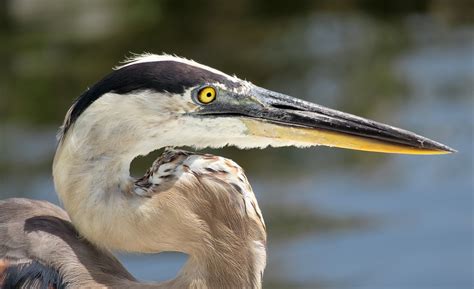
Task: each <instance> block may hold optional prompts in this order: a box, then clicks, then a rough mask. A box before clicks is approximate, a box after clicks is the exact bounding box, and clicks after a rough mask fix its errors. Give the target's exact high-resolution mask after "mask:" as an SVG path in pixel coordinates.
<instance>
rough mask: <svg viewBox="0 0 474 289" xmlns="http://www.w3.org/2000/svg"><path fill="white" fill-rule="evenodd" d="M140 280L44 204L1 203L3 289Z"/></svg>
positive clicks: (0, 275)
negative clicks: (81, 235)
mask: <svg viewBox="0 0 474 289" xmlns="http://www.w3.org/2000/svg"><path fill="white" fill-rule="evenodd" d="M121 280H125V281H131V282H133V281H135V279H134V278H133V277H132V276H131V275H130V273H128V272H127V270H126V269H125V268H124V267H123V266H122V265H121V264H120V262H119V261H118V260H117V259H116V258H115V257H113V256H112V255H111V254H110V253H108V252H106V251H103V250H100V249H98V248H96V247H95V246H93V245H92V244H90V243H89V242H88V241H87V240H85V239H83V238H81V237H80V236H79V234H78V233H77V231H76V230H75V229H74V227H73V226H72V224H71V222H70V220H69V217H68V215H67V213H66V212H65V211H64V210H62V209H61V208H59V207H57V206H55V205H53V204H51V203H48V202H44V201H36V200H29V199H8V200H4V201H0V284H1V286H0V287H1V288H48V289H49V288H66V287H83V286H88V287H89V286H90V287H92V286H102V287H104V286H107V285H109V284H114V283H116V284H119V283H121Z"/></svg>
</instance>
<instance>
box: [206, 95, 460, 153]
mask: <svg viewBox="0 0 474 289" xmlns="http://www.w3.org/2000/svg"><path fill="white" fill-rule="evenodd" d="M249 97H250V98H251V99H252V101H250V102H249V101H247V102H245V103H246V104H243V105H242V104H236V102H234V103H233V104H231V105H225V106H221V107H220V109H219V110H220V111H221V112H223V113H224V114H231V115H240V116H244V118H242V119H243V122H244V123H245V125H246V126H247V128H248V130H249V133H250V134H251V135H254V136H260V137H270V138H273V139H277V140H280V141H282V142H285V141H295V142H298V143H301V144H303V145H308V146H309V145H325V146H331V147H340V148H346V149H354V150H363V151H372V152H383V153H400V154H420V155H421V154H426V155H429V154H446V153H452V152H455V150H453V149H452V148H450V147H448V146H445V145H443V144H441V143H438V142H435V141H433V140H430V139H428V138H425V137H422V136H420V135H417V134H415V133H413V132H410V131H406V130H402V129H399V128H396V127H393V126H390V125H386V124H382V123H379V122H375V121H372V120H369V119H365V118H362V117H358V116H355V115H351V114H348V113H344V112H341V111H337V110H333V109H329V108H326V107H323V106H320V105H317V104H314V103H310V102H307V101H303V100H300V99H297V98H294V97H291V96H287V95H284V94H280V93H276V92H273V91H270V90H267V89H264V88H260V87H256V86H255V87H253V89H252V92H251V94H250V96H249ZM249 103H251V104H249ZM211 110H212V109H211ZM215 113H216V111H215V110H214V113H212V112H211V114H215Z"/></svg>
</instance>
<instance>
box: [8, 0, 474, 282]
mask: <svg viewBox="0 0 474 289" xmlns="http://www.w3.org/2000/svg"><path fill="white" fill-rule="evenodd" d="M473 15H474V5H473V2H472V1H444V0H414V1H377V0H349V1H329V0H327V1H283V0H274V1H263V0H233V1H217V0H211V1H201V0H199V1H188V2H185V3H184V1H171V0H168V1H151V0H149V1H146V0H140V1H132V0H119V1H110V0H97V1H53V0H43V1H33V0H3V1H0V52H1V58H0V61H1V69H0V120H1V122H0V198H2V199H3V198H7V197H14V196H15V197H28V198H34V199H46V200H49V201H51V202H54V203H58V200H57V197H56V194H55V192H54V189H53V183H52V177H51V163H52V157H53V154H54V150H55V133H56V130H57V128H58V126H59V125H60V123H61V122H62V119H63V116H64V114H65V112H66V111H67V109H68V107H69V105H70V104H71V102H72V101H73V99H74V98H75V97H77V96H78V95H79V94H81V92H82V91H83V90H84V89H85V88H86V87H87V86H89V85H91V84H93V83H94V82H95V81H97V80H98V79H99V78H100V77H102V76H103V75H105V74H106V73H108V72H109V71H110V69H111V67H113V66H114V65H116V64H117V63H118V61H120V60H122V59H124V58H125V57H126V56H129V55H130V52H136V53H139V52H144V51H148V52H154V53H161V52H167V53H174V54H178V55H181V56H185V57H187V58H192V59H194V60H196V61H199V62H202V63H205V64H208V65H210V66H213V67H216V68H218V69H220V70H223V71H225V72H227V73H235V74H237V75H238V76H240V77H242V78H246V79H248V80H251V81H252V82H254V83H255V84H257V85H260V86H263V87H267V88H269V89H273V90H276V91H280V92H284V93H287V94H290V95H294V96H298V97H300V98H304V99H307V100H310V101H314V102H317V103H319V104H322V105H326V106H330V107H333V108H336V109H340V110H343V111H347V112H351V113H354V114H359V115H361V116H364V117H369V118H373V119H376V120H380V121H383V122H386V123H389V124H392V125H396V126H400V127H403V128H407V129H409V130H413V131H415V132H419V133H420V134H422V135H425V136H427V137H431V138H434V139H435V140H438V141H440V142H443V143H445V144H447V145H449V146H452V147H454V148H455V149H457V150H459V152H458V153H457V154H454V155H446V156H398V155H382V154H374V153H372V154H371V153H364V152H355V151H345V150H340V149H328V148H311V149H304V150H297V149H292V148H288V149H267V150H263V151H261V150H250V151H238V150H236V149H233V148H227V149H223V150H218V151H210V152H212V153H216V154H220V155H224V156H226V157H230V158H232V159H234V160H235V161H237V162H238V163H239V164H241V165H242V167H244V168H245V169H246V172H247V174H248V176H249V179H250V181H251V183H252V184H253V186H254V190H255V192H256V195H257V198H258V200H259V203H260V206H261V207H262V209H263V213H264V216H265V219H266V222H267V225H268V233H269V242H268V255H269V258H268V266H267V270H266V274H265V278H264V280H265V282H264V288H268V289H269V288H473V286H474V281H473V258H474V251H473V241H474V240H473V227H474V226H473V190H474V188H473V186H474V185H473V183H474V181H473V178H474V173H473V148H474V146H473V132H474V127H473V126H474V98H473V92H474V17H473ZM158 154H159V152H157V153H154V154H152V156H149V157H146V158H143V159H139V160H137V161H136V162H135V163H134V165H133V172H134V174H137V175H138V174H140V173H143V172H144V171H145V169H146V167H147V165H149V164H150V163H151V162H152V160H153V158H156V157H157V155H158ZM120 258H121V259H122V260H123V261H124V263H125V265H126V267H127V268H128V269H129V270H130V271H131V272H132V273H133V274H134V275H136V276H137V277H138V278H139V279H141V280H149V281H159V280H165V279H168V278H172V277H173V276H174V275H175V274H176V273H177V272H178V270H179V268H180V266H181V265H182V264H183V263H184V262H185V260H186V256H184V255H181V254H176V253H164V254H159V255H152V256H140V255H125V254H124V255H120Z"/></svg>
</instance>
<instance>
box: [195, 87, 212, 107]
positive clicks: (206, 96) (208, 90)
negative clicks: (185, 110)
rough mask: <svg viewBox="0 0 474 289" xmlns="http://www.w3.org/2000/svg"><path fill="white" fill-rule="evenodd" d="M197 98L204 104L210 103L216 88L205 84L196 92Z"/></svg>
mask: <svg viewBox="0 0 474 289" xmlns="http://www.w3.org/2000/svg"><path fill="white" fill-rule="evenodd" d="M197 99H198V100H199V102H201V103H204V104H208V103H211V102H213V101H214V99H216V90H215V89H214V87H212V86H206V87H204V88H202V89H201V90H200V91H199V92H198V95H197Z"/></svg>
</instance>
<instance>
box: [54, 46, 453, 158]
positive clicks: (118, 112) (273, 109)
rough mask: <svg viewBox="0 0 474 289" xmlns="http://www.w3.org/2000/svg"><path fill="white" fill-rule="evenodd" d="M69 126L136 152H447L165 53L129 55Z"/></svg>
mask: <svg viewBox="0 0 474 289" xmlns="http://www.w3.org/2000/svg"><path fill="white" fill-rule="evenodd" d="M79 123H82V125H79ZM87 123H89V125H84V124H87ZM74 126H81V127H87V129H86V130H83V132H87V133H90V132H96V135H95V136H94V137H95V138H103V139H109V140H111V141H112V140H118V138H117V136H120V141H116V142H113V143H111V144H110V145H111V146H120V145H123V144H124V143H126V144H133V145H134V146H135V147H136V148H137V153H138V154H146V153H148V152H149V151H151V150H154V149H157V148H159V147H165V146H192V147H196V148H204V147H223V146H226V145H233V146H237V147H240V148H255V147H258V148H263V147H267V146H274V147H280V146H298V147H308V146H313V145H325V146H333V147H340V148H347V149H356V150H365V151H374V152H384V153H406V154H444V153H449V152H453V151H454V150H452V149H451V148H449V147H447V146H445V145H443V144H440V143H438V142H435V141H432V140H430V139H427V138H425V137H422V136H419V135H417V134H414V133H412V132H409V131H406V130H402V129H399V128H395V127H392V126H389V125H386V124H382V123H379V122H375V121H372V120H368V119H365V118H362V117H357V116H354V115H351V114H348V113H344V112H340V111H337V110H333V109H329V108H326V107H323V106H320V105H317V104H314V103H310V102H307V101H303V100H300V99H297V98H294V97H291V96H287V95H284V94H280V93H276V92H273V91H270V90H267V89H264V88H261V87H258V86H256V85H253V84H252V83H250V82H248V81H245V80H241V79H239V78H237V77H235V76H230V75H227V74H225V73H222V72H220V71H218V70H215V69H213V68H210V67H207V66H204V65H201V64H198V63H196V62H193V61H190V60H186V59H182V58H178V57H174V56H169V55H160V56H158V55H143V56H140V57H137V58H135V59H133V60H131V61H130V62H127V63H126V64H125V65H123V66H121V67H118V68H117V69H115V70H114V71H113V72H112V73H111V74H109V75H108V76H106V77H105V78H104V79H102V80H101V81H99V82H98V83H97V84H95V85H94V86H92V87H91V88H90V89H88V90H87V91H86V92H85V93H84V94H83V95H82V96H81V97H80V98H79V99H78V100H77V101H76V102H75V104H74V105H73V107H72V108H71V110H70V111H69V113H68V116H67V117H66V121H65V124H64V126H63V134H62V138H65V137H67V134H68V133H69V131H70V130H71V129H72V127H74ZM99 127H102V128H104V127H107V129H98V128H99ZM121 142H122V143H121ZM123 147H124V148H126V149H127V150H128V149H130V147H129V146H126V145H124V146H123Z"/></svg>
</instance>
